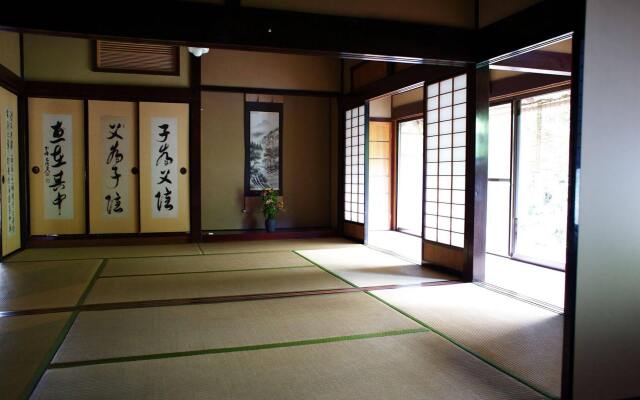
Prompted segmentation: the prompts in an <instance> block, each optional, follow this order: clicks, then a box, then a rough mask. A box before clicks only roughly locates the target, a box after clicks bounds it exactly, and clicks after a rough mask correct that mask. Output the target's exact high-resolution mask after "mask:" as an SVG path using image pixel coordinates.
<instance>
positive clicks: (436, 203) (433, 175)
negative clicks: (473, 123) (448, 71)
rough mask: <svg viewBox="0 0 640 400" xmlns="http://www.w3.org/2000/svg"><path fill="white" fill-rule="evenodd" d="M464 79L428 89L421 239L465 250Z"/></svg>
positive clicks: (465, 80) (465, 126)
mask: <svg viewBox="0 0 640 400" xmlns="http://www.w3.org/2000/svg"><path fill="white" fill-rule="evenodd" d="M466 88H467V77H466V75H459V76H456V77H454V78H450V79H446V80H443V81H441V82H437V83H434V84H431V85H428V86H427V99H426V102H425V103H426V122H427V137H426V146H425V148H426V154H425V162H426V166H425V174H426V176H425V208H424V210H425V215H424V238H425V239H426V240H429V241H433V242H437V243H441V244H446V245H451V246H455V247H464V221H465V220H464V218H465V210H464V207H465V162H466V160H465V152H466V139H465V136H466V128H467V118H466V116H467V104H466V102H467V89H466Z"/></svg>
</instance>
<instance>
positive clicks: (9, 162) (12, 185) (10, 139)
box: [1, 107, 18, 236]
mask: <svg viewBox="0 0 640 400" xmlns="http://www.w3.org/2000/svg"><path fill="white" fill-rule="evenodd" d="M2 113H3V117H4V122H5V123H4V126H2V128H1V129H2V131H3V134H4V142H5V143H4V145H5V146H4V148H3V149H2V150H3V153H4V154H3V156H4V158H5V160H4V161H5V164H4V167H5V171H4V172H3V175H5V176H6V177H7V178H6V184H5V187H4V191H5V192H4V193H3V196H2V197H3V201H4V202H5V206H6V215H5V216H4V217H5V220H6V224H7V231H6V234H7V235H8V236H14V235H15V234H16V231H17V229H16V214H17V210H16V204H17V202H16V183H17V182H16V171H17V170H18V165H17V159H16V157H15V155H16V151H15V150H16V147H17V145H18V143H17V142H16V141H15V139H14V127H15V123H16V121H15V116H14V112H13V110H12V109H11V108H9V107H7V108H5V109H4V110H3V111H2Z"/></svg>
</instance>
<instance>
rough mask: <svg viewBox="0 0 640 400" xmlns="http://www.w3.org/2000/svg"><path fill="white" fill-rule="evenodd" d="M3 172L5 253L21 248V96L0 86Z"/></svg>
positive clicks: (0, 150)
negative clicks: (19, 129)
mask: <svg viewBox="0 0 640 400" xmlns="http://www.w3.org/2000/svg"><path fill="white" fill-rule="evenodd" d="M0 113H1V115H0V157H2V162H1V164H0V174H1V176H2V178H1V179H2V185H1V187H2V189H0V190H1V192H0V193H1V199H2V216H1V217H0V219H1V220H2V255H6V254H9V253H11V252H13V251H15V250H17V249H18V248H20V194H21V193H20V184H19V179H20V175H19V173H18V142H19V140H18V135H19V132H18V97H17V96H16V95H15V94H13V93H11V92H9V91H7V90H5V89H3V88H0Z"/></svg>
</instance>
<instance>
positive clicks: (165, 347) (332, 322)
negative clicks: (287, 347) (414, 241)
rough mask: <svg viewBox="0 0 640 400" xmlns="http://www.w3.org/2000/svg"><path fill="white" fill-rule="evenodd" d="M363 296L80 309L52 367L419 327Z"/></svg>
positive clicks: (350, 295)
mask: <svg viewBox="0 0 640 400" xmlns="http://www.w3.org/2000/svg"><path fill="white" fill-rule="evenodd" d="M420 327H421V326H420V325H418V324H417V323H416V322H414V321H412V320H410V319H409V318H407V317H405V316H403V315H402V314H400V313H398V312H396V311H394V310H393V309H391V308H390V307H388V306H386V305H385V304H383V303H382V302H380V301H378V300H376V299H374V298H373V297H371V296H369V295H367V294H365V293H361V292H360V293H342V294H329V295H322V296H308V297H294V298H282V299H272V300H259V301H243V302H233V303H221V304H204V305H193V306H179V307H161V308H151V309H129V310H112V311H98V312H82V313H80V315H79V316H78V318H77V319H76V322H75V323H74V325H73V328H72V329H71V331H70V332H69V334H68V335H67V338H66V340H65V342H64V344H63V345H62V347H61V348H60V350H59V351H58V353H57V354H56V357H55V359H54V362H69V361H80V360H96V359H104V358H113V357H125V356H137V355H143V354H159V353H170V352H183V351H195V350H202V349H216V348H223V347H224V348H226V347H240V346H250V345H261V344H268V343H278V342H291V341H299V340H309V339H320V338H327V337H336V336H348V335H358V334H368V333H376V332H386V331H396V330H404V329H414V328H420Z"/></svg>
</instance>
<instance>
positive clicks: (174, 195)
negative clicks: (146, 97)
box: [139, 102, 189, 232]
mask: <svg viewBox="0 0 640 400" xmlns="http://www.w3.org/2000/svg"><path fill="white" fill-rule="evenodd" d="M139 110H140V124H139V125H140V152H139V153H140V231H141V232H188V231H189V105H188V104H182V103H153V102H143V103H140V104H139Z"/></svg>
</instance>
